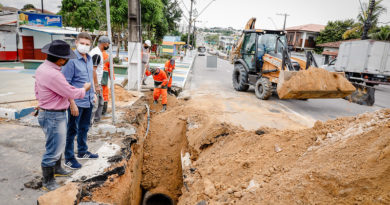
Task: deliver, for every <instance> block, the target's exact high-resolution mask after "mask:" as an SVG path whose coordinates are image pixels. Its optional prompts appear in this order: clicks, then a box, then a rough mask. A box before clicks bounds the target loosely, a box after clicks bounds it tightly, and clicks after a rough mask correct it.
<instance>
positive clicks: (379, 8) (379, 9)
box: [343, 0, 387, 39]
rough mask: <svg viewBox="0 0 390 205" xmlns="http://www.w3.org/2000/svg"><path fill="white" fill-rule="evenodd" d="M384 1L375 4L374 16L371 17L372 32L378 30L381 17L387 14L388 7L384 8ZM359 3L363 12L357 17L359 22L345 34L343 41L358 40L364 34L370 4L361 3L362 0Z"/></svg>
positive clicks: (380, 0)
mask: <svg viewBox="0 0 390 205" xmlns="http://www.w3.org/2000/svg"><path fill="white" fill-rule="evenodd" d="M382 1H383V0H378V1H376V2H375V4H374V7H373V10H372V15H371V22H370V24H371V28H370V31H372V30H374V29H376V28H377V24H378V21H379V17H380V16H381V15H382V14H384V13H386V12H387V9H386V7H384V6H383V5H382ZM359 2H360V8H361V11H360V12H359V14H358V16H357V20H358V22H357V23H356V24H355V25H354V26H353V28H351V29H349V30H347V31H346V32H345V33H344V34H343V39H353V38H357V37H358V36H361V34H362V33H363V29H364V23H365V22H366V20H367V18H368V13H369V4H368V3H366V2H364V3H361V0H359Z"/></svg>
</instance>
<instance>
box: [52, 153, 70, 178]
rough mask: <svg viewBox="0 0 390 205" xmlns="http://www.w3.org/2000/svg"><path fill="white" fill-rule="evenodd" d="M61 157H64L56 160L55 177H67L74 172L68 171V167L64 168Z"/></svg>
mask: <svg viewBox="0 0 390 205" xmlns="http://www.w3.org/2000/svg"><path fill="white" fill-rule="evenodd" d="M61 158H62V157H60V159H59V160H58V161H57V162H56V165H55V166H54V176H55V177H67V176H69V175H70V174H71V173H72V172H71V171H66V169H64V168H62V166H61Z"/></svg>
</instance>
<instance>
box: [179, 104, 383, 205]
mask: <svg viewBox="0 0 390 205" xmlns="http://www.w3.org/2000/svg"><path fill="white" fill-rule="evenodd" d="M197 125H198V126H197V127H196V128H194V129H193V133H197V132H198V131H199V132H201V131H204V129H209V128H207V127H208V126H207V125H202V124H200V123H199V124H197ZM389 131H390V110H381V111H377V112H375V113H367V114H363V115H359V116H357V117H345V118H339V119H336V120H331V121H328V122H324V123H322V122H317V123H316V124H315V126H314V127H313V128H310V129H303V130H300V131H292V130H277V129H270V128H264V129H263V132H260V131H258V132H257V133H258V134H256V133H255V132H248V131H244V130H235V133H233V134H230V133H229V134H228V135H226V136H222V137H218V138H217V140H216V141H214V143H213V144H212V145H208V146H207V148H206V149H203V150H202V152H200V153H195V155H198V156H197V159H196V160H195V161H193V163H192V165H191V166H190V167H191V168H190V171H184V172H185V173H187V175H186V179H185V180H184V183H185V184H186V185H187V187H186V188H182V192H183V195H182V196H181V197H180V199H179V204H197V203H199V202H202V201H207V202H208V204H262V203H271V202H272V203H274V204H345V203H350V204H351V203H353V204H372V203H376V204H388V203H390V194H389V193H390V178H389V177H388V176H389V174H390V134H389V133H390V132H389ZM262 133H264V134H262ZM187 137H188V141H189V142H191V141H192V140H194V141H196V140H197V139H191V138H199V136H198V135H197V134H193V135H189V134H188V133H187ZM190 144H191V143H190ZM197 146H199V145H197ZM193 170H195V171H193Z"/></svg>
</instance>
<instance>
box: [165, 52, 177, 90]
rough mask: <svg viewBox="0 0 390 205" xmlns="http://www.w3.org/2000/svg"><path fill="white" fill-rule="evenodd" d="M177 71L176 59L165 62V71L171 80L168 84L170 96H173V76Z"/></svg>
mask: <svg viewBox="0 0 390 205" xmlns="http://www.w3.org/2000/svg"><path fill="white" fill-rule="evenodd" d="M174 69H175V59H174V58H171V59H170V60H168V61H167V62H165V67H164V71H165V73H166V74H167V76H168V78H169V82H168V94H170V95H172V94H173V93H172V76H173V70H174Z"/></svg>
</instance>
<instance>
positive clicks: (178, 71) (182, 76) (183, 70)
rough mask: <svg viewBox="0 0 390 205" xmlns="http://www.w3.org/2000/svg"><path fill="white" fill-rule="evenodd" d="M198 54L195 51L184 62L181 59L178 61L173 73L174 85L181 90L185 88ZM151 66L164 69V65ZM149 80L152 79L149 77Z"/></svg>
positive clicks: (153, 64)
mask: <svg viewBox="0 0 390 205" xmlns="http://www.w3.org/2000/svg"><path fill="white" fill-rule="evenodd" d="M195 55H196V52H195V51H193V52H192V54H190V55H187V56H185V57H184V59H183V61H180V59H179V58H177V60H176V68H175V70H174V71H173V76H172V85H173V86H177V87H180V88H183V87H184V85H185V82H186V80H187V77H188V74H189V72H190V70H191V66H192V63H193V60H194V58H195V57H196V56H195ZM150 66H156V67H159V68H162V69H164V66H165V65H164V64H162V63H160V64H156V63H151V64H150ZM148 78H152V77H151V76H149V77H148Z"/></svg>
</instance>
